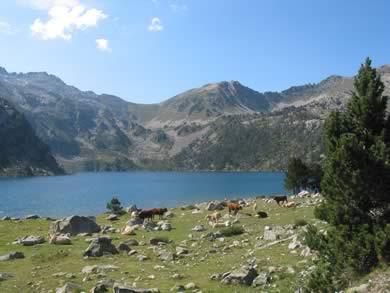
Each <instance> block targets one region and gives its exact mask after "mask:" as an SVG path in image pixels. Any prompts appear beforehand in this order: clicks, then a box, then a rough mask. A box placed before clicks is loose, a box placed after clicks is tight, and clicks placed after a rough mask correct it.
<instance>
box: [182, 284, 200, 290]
mask: <svg viewBox="0 0 390 293" xmlns="http://www.w3.org/2000/svg"><path fill="white" fill-rule="evenodd" d="M197 288H198V286H196V284H195V283H194V282H190V283H188V284H186V285H184V289H186V290H194V289H197Z"/></svg>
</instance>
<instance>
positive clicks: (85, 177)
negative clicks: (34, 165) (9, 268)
mask: <svg viewBox="0 0 390 293" xmlns="http://www.w3.org/2000/svg"><path fill="white" fill-rule="evenodd" d="M283 180H284V173H280V172H121V173H116V172H113V173H106V172H102V173H79V174H74V175H69V176H56V177H31V178H2V179H0V217H3V216H6V215H7V216H12V217H22V216H25V215H27V214H38V215H41V216H51V217H64V216H69V215H74V214H78V215H95V214H98V213H102V212H104V211H105V206H106V203H107V202H108V201H109V200H110V199H111V198H112V197H113V196H117V197H118V198H119V199H120V201H121V202H122V205H123V206H124V207H126V206H128V205H130V204H136V205H137V206H138V207H140V208H151V207H175V206H178V205H182V204H188V203H197V202H202V201H207V200H212V199H223V198H239V197H251V196H256V195H273V194H283V193H287V191H286V190H285V189H284V187H283Z"/></svg>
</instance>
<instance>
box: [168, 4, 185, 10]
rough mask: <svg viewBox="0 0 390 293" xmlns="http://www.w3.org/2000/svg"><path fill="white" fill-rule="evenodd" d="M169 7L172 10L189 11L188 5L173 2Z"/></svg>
mask: <svg viewBox="0 0 390 293" xmlns="http://www.w3.org/2000/svg"><path fill="white" fill-rule="evenodd" d="M169 7H170V8H171V10H172V11H173V12H181V11H187V10H188V7H187V5H176V4H171V5H169Z"/></svg>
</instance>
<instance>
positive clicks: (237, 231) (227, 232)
mask: <svg viewBox="0 0 390 293" xmlns="http://www.w3.org/2000/svg"><path fill="white" fill-rule="evenodd" d="M220 232H221V234H222V236H224V237H230V236H235V235H241V234H243V233H244V232H245V230H244V228H242V227H239V226H232V227H228V228H224V229H222V230H221V231H220Z"/></svg>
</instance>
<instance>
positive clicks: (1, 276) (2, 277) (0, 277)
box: [0, 273, 12, 282]
mask: <svg viewBox="0 0 390 293" xmlns="http://www.w3.org/2000/svg"><path fill="white" fill-rule="evenodd" d="M10 278H12V276H11V275H10V274H7V273H0V282H1V281H5V280H8V279H10Z"/></svg>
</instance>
